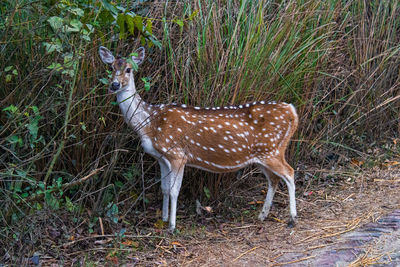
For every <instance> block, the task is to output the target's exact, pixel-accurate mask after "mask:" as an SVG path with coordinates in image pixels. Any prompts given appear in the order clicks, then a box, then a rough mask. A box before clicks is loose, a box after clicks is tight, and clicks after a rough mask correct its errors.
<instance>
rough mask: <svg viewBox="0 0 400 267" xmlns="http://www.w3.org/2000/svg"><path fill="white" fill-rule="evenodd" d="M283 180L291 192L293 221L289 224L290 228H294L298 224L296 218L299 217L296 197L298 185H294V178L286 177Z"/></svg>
mask: <svg viewBox="0 0 400 267" xmlns="http://www.w3.org/2000/svg"><path fill="white" fill-rule="evenodd" d="M283 180H284V181H285V183H286V185H287V188H288V191H289V201H290V217H291V219H290V220H289V222H288V226H289V227H290V228H292V227H294V226H295V224H296V217H297V211H296V196H295V191H296V185H295V184H294V177H293V176H288V175H284V177H283Z"/></svg>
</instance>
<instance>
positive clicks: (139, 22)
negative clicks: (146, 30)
mask: <svg viewBox="0 0 400 267" xmlns="http://www.w3.org/2000/svg"><path fill="white" fill-rule="evenodd" d="M133 23H135V26H136V28H137V29H138V30H139V31H140V32H143V19H142V17H140V16H135V17H133Z"/></svg>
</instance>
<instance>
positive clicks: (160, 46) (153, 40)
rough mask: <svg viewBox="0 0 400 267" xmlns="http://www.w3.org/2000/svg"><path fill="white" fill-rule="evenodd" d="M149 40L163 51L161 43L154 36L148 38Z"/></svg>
mask: <svg viewBox="0 0 400 267" xmlns="http://www.w3.org/2000/svg"><path fill="white" fill-rule="evenodd" d="M147 38H148V39H149V40H150V41H151V42H152V43H153V44H154V45H155V46H157V48H158V49H160V50H161V48H162V45H161V43H160V41H158V40H157V39H156V38H155V37H154V36H153V35H151V36H148V37H147Z"/></svg>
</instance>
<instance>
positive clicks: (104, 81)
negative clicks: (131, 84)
mask: <svg viewBox="0 0 400 267" xmlns="http://www.w3.org/2000/svg"><path fill="white" fill-rule="evenodd" d="M99 81H100V82H101V83H102V84H108V79H106V78H100V79H99Z"/></svg>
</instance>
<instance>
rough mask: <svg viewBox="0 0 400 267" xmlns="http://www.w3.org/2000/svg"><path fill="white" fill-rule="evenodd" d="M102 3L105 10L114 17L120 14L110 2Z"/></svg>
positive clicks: (104, 1)
mask: <svg viewBox="0 0 400 267" xmlns="http://www.w3.org/2000/svg"><path fill="white" fill-rule="evenodd" d="M101 3H102V4H103V7H104V9H106V10H107V11H110V12H111V13H112V14H113V15H117V14H118V10H117V9H116V8H115V7H114V6H113V5H112V4H110V2H109V1H107V0H101Z"/></svg>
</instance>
